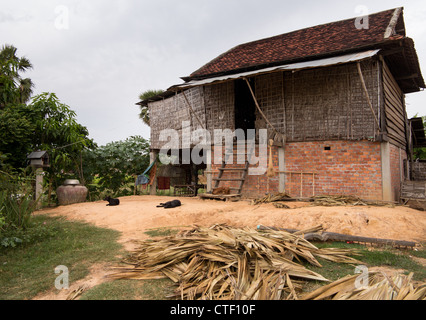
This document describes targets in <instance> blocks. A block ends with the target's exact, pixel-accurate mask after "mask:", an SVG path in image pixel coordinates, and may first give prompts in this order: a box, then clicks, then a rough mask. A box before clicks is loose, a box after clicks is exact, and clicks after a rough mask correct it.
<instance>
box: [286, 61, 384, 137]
mask: <svg viewBox="0 0 426 320" xmlns="http://www.w3.org/2000/svg"><path fill="white" fill-rule="evenodd" d="M362 72H363V76H364V79H365V82H366V86H367V88H368V91H369V96H370V99H371V102H372V104H373V109H374V111H375V114H376V116H378V113H379V112H378V109H379V98H378V97H379V90H378V88H379V78H378V64H377V62H375V61H373V60H369V61H366V62H363V63H362ZM284 87H285V91H284V100H285V127H286V134H287V140H288V141H292V142H293V141H294V142H295V141H317V140H340V139H343V140H362V139H373V138H374V137H375V135H376V133H377V128H376V125H375V120H374V116H373V113H372V111H371V109H370V107H369V105H368V103H367V100H366V97H365V94H364V92H363V88H362V85H361V80H360V77H359V74H358V71H357V67H356V65H355V64H348V65H342V66H335V67H330V68H321V69H312V70H306V71H301V72H296V73H285V75H284Z"/></svg>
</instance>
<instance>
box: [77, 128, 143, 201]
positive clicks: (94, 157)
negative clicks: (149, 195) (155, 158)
mask: <svg viewBox="0 0 426 320" xmlns="http://www.w3.org/2000/svg"><path fill="white" fill-rule="evenodd" d="M148 166H149V142H148V141H147V140H145V139H144V138H142V137H140V136H133V137H130V138H128V139H126V140H125V141H117V142H111V143H109V144H107V145H105V146H101V147H98V148H96V149H94V150H85V151H84V152H83V171H84V177H85V180H86V181H88V182H89V181H90V182H93V180H94V179H95V177H97V179H96V185H97V187H98V189H99V191H104V190H107V189H108V190H112V192H114V193H115V194H116V195H117V193H118V191H119V190H120V188H122V187H123V186H125V185H126V184H129V183H130V182H134V179H135V177H136V176H137V175H140V174H141V173H142V172H143V171H145V169H146V168H147V167H148ZM89 191H93V190H90V188H89Z"/></svg>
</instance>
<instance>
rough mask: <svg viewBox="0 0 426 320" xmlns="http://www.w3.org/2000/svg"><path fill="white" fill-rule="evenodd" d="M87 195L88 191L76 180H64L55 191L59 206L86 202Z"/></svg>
mask: <svg viewBox="0 0 426 320" xmlns="http://www.w3.org/2000/svg"><path fill="white" fill-rule="evenodd" d="M87 193H88V189H87V188H86V187H85V186H82V185H81V184H80V182H79V181H78V180H70V179H68V180H65V182H64V184H63V185H62V186H60V187H59V188H58V189H56V195H57V197H58V202H59V205H60V206H64V205H69V204H73V203H81V202H86V197H87Z"/></svg>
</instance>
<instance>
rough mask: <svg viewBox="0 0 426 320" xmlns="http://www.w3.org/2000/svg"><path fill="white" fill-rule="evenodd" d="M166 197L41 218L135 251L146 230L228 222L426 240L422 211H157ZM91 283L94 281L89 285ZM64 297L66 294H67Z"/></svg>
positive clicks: (195, 203) (219, 206)
mask: <svg viewBox="0 0 426 320" xmlns="http://www.w3.org/2000/svg"><path fill="white" fill-rule="evenodd" d="M170 200H173V199H171V198H170V197H157V196H132V197H124V198H120V206H117V207H107V206H106V202H104V201H99V202H92V203H81V204H74V205H70V206H62V207H58V208H51V209H45V210H42V211H40V212H39V213H40V214H49V215H52V216H58V215H61V216H65V217H67V218H68V219H70V220H77V221H85V222H89V223H92V224H94V225H96V226H99V227H104V228H110V229H114V230H118V231H120V232H121V238H120V243H122V244H123V246H124V247H125V249H126V250H132V249H134V248H135V240H143V239H147V238H148V237H149V236H148V235H146V234H145V233H144V232H145V231H147V230H149V229H154V228H161V227H169V228H177V227H185V226H193V225H198V226H205V227H210V226H212V225H214V224H227V225H230V226H234V227H250V228H256V227H257V226H258V225H264V226H272V227H280V228H288V229H298V230H301V229H307V228H311V227H314V226H318V225H323V227H324V228H325V230H326V231H329V232H336V233H343V234H349V235H357V236H365V237H373V238H384V239H393V240H406V241H415V242H419V243H425V242H426V212H424V211H417V210H414V209H410V208H407V207H403V206H397V207H395V208H389V207H381V206H380V207H375V206H368V207H367V206H339V207H319V206H316V207H313V206H311V204H310V203H304V202H286V204H287V205H288V206H289V207H291V209H278V208H275V207H274V206H273V205H272V204H261V205H256V206H254V205H251V203H250V201H239V202H222V201H216V200H201V199H198V198H180V200H181V202H182V206H181V207H178V208H174V209H164V208H157V207H156V206H157V205H158V204H159V203H161V202H167V201H170ZM93 270H94V272H92V274H91V275H90V276H89V277H88V279H86V280H85V281H81V282H79V283H76V284H74V285H73V286H72V287H71V288H70V291H72V290H74V288H78V287H79V286H86V287H87V288H89V287H92V286H93V285H95V284H98V283H100V282H102V281H103V280H102V279H103V277H102V273H103V275H105V274H106V271H105V268H100V267H96V266H94V268H93ZM94 279H95V280H96V281H94ZM65 293H66V292H62V293H60V294H56V293H49V294H46V295H41V296H39V297H37V299H64V298H66V295H65ZM67 294H69V291H68V293H67Z"/></svg>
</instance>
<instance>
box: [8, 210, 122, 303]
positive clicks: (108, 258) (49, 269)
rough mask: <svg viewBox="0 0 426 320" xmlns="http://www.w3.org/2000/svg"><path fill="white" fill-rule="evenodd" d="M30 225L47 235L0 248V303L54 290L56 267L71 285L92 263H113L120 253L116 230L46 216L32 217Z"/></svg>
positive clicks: (84, 274) (87, 270)
mask: <svg viewBox="0 0 426 320" xmlns="http://www.w3.org/2000/svg"><path fill="white" fill-rule="evenodd" d="M33 224H34V225H40V224H41V225H44V226H45V227H46V228H47V229H48V230H49V231H50V232H48V233H46V234H45V237H43V238H40V239H37V240H35V241H33V242H31V243H27V244H23V245H20V246H18V247H16V248H0V287H1V288H2V290H1V291H0V300H27V299H31V298H33V297H35V296H36V295H37V294H39V293H42V292H46V291H49V290H56V289H55V286H54V284H55V279H56V277H58V274H55V268H56V267H57V266H60V265H64V266H66V267H68V270H69V283H70V284H72V282H73V281H77V280H80V279H83V278H84V277H85V276H87V275H88V274H89V267H90V266H92V265H93V264H95V263H100V262H114V263H115V262H118V261H119V258H118V255H119V254H124V251H122V246H121V245H120V244H118V242H117V240H118V238H119V236H120V233H119V232H117V231H113V230H108V229H101V228H97V227H94V226H92V225H89V224H85V223H81V222H69V221H66V220H65V219H64V218H52V217H48V216H35V217H33Z"/></svg>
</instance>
